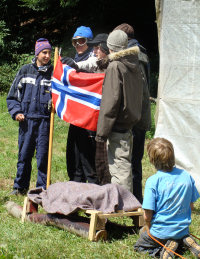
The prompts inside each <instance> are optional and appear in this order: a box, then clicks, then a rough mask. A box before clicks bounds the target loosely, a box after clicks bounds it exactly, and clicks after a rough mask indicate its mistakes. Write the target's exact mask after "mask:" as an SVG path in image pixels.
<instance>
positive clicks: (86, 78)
mask: <svg viewBox="0 0 200 259" xmlns="http://www.w3.org/2000/svg"><path fill="white" fill-rule="evenodd" d="M104 76H105V74H103V73H82V72H79V73H77V72H76V70H74V69H73V68H71V67H69V66H67V65H64V64H62V62H61V61H60V58H59V59H58V62H57V64H56V67H55V70H54V73H53V78H52V81H51V83H52V99H53V104H54V107H55V110H56V113H57V115H58V116H59V117H60V118H61V119H62V120H64V121H66V122H69V123H70V124H73V125H75V126H78V127H81V128H84V129H88V130H92V131H96V129H97V121H98V116H99V110H100V103H101V96H102V84H103V80H104Z"/></svg>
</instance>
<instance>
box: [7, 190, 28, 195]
mask: <svg viewBox="0 0 200 259" xmlns="http://www.w3.org/2000/svg"><path fill="white" fill-rule="evenodd" d="M27 192H28V189H13V191H12V192H11V193H10V195H26V194H27Z"/></svg>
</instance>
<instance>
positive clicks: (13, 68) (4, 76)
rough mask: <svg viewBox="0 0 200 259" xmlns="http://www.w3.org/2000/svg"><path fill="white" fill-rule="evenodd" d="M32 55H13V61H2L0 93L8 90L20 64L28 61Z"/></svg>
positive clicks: (0, 67)
mask: <svg viewBox="0 0 200 259" xmlns="http://www.w3.org/2000/svg"><path fill="white" fill-rule="evenodd" d="M32 58H33V56H30V55H28V54H23V55H16V54H15V55H13V60H15V62H14V63H4V64H3V65H2V66H0V93H3V92H6V93H7V92H8V91H9V89H10V86H11V84H12V82H13V80H14V78H15V75H16V74H17V72H18V70H19V69H20V68H21V67H22V65H25V64H28V63H30V61H31V59H32Z"/></svg>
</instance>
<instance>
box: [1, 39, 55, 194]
mask: <svg viewBox="0 0 200 259" xmlns="http://www.w3.org/2000/svg"><path fill="white" fill-rule="evenodd" d="M51 49H52V48H51V45H50V43H49V41H48V40H47V39H44V38H40V39H38V40H37V41H36V44H35V58H34V59H33V60H32V63H31V64H27V65H24V66H23V67H22V68H21V69H20V70H19V72H18V73H17V75H16V77H15V79H14V81H13V83H12V86H11V88H10V91H9V93H8V96H7V99H6V100H7V107H8V111H9V113H10V115H11V117H12V119H13V120H16V121H18V122H19V137H18V146H19V153H18V163H17V175H16V178H15V180H14V186H13V191H12V193H11V194H14V195H17V194H26V193H27V191H28V189H29V184H30V177H31V170H32V166H31V161H32V158H33V155H34V152H35V149H36V158H37V169H38V175H37V183H36V187H43V188H46V176H47V161H48V143H49V127H50V111H49V109H48V104H49V103H50V101H51V93H50V88H51V75H52V72H53V66H52V65H51Z"/></svg>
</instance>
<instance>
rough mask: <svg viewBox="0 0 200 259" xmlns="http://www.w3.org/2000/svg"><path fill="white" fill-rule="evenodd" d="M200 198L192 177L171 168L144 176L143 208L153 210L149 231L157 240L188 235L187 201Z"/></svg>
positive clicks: (189, 210)
mask: <svg viewBox="0 0 200 259" xmlns="http://www.w3.org/2000/svg"><path fill="white" fill-rule="evenodd" d="M199 197H200V195H199V193H198V191H197V189H196V187H195V182H194V179H193V178H192V176H191V175H190V174H188V173H187V172H186V171H184V170H182V169H179V168H176V167H174V168H173V170H172V171H171V172H162V171H157V173H156V174H155V175H152V176H151V177H149V178H148V179H147V182H146V185H145V191H144V201H143V205H142V208H143V209H148V210H153V211H154V212H153V213H154V214H153V218H152V221H151V228H150V233H151V234H152V235H153V236H155V237H157V238H160V239H170V238H172V239H180V238H182V237H183V236H185V235H187V234H189V225H190V223H191V208H190V203H191V202H195V201H196V200H197V199H198V198H199Z"/></svg>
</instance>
